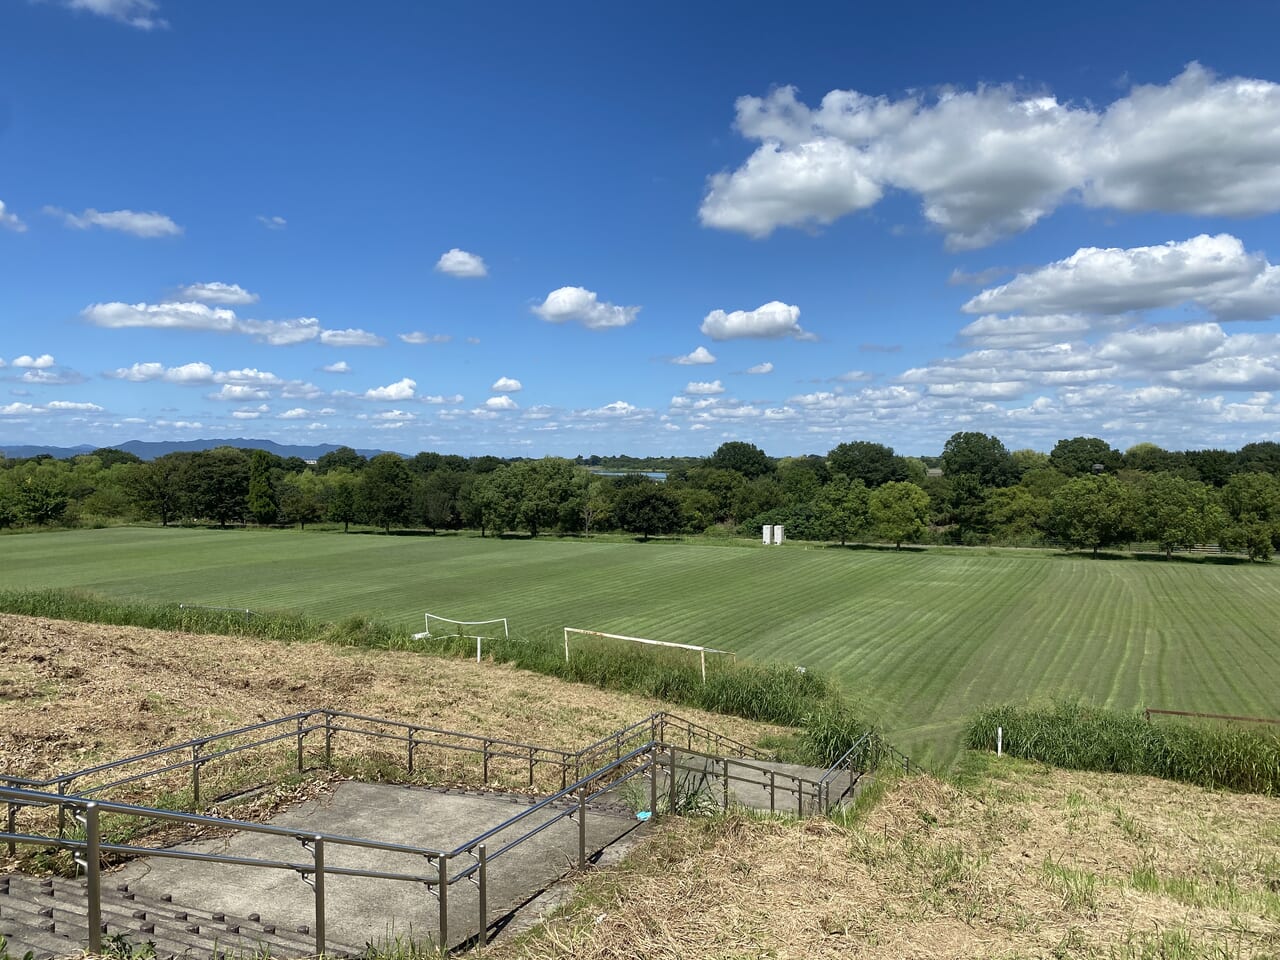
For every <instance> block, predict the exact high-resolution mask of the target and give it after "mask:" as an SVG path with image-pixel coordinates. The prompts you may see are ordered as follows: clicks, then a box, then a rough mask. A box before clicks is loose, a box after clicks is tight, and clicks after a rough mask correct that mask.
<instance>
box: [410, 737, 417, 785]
mask: <svg viewBox="0 0 1280 960" xmlns="http://www.w3.org/2000/svg"><path fill="white" fill-rule="evenodd" d="M416 746H417V743H415V742H414V739H413V731H412V730H410V731H409V776H411V777H412V776H413V749H414V747H416Z"/></svg>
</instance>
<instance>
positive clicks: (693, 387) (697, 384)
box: [684, 380, 724, 397]
mask: <svg viewBox="0 0 1280 960" xmlns="http://www.w3.org/2000/svg"><path fill="white" fill-rule="evenodd" d="M684 392H685V393H687V394H689V395H690V396H695V397H696V396H709V395H711V394H715V393H724V384H722V383H721V382H720V381H719V380H711V381H703V380H694V381H692V382H690V383H688V384H686V385H685V388H684Z"/></svg>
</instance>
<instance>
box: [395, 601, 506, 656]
mask: <svg viewBox="0 0 1280 960" xmlns="http://www.w3.org/2000/svg"><path fill="white" fill-rule="evenodd" d="M425 619H426V628H427V629H426V630H424V631H423V632H422V633H415V634H414V635H413V639H415V640H421V639H423V638H424V637H436V638H444V637H462V638H464V639H466V640H474V641H475V642H476V663H479V662H480V657H481V653H482V651H481V649H480V647H481V644H483V643H484V641H486V640H498V639H502V640H510V639H511V631H510V630H508V629H507V618H506V617H498V618H497V619H496V620H453V619H451V618H450V617H441V616H437V615H436V614H434V613H428V614H425ZM432 621H435V625H436V629H435V632H434V633H433V632H432V631H431V623H432ZM499 623H500V624H502V636H501V637H499V636H498V630H497V627H496V624H499ZM488 626H493V627H494V629H493V630H490V631H487V632H483V631H482V629H481V628H483V627H488ZM467 627H474V628H475V632H474V633H467V632H466V629H465V628H467Z"/></svg>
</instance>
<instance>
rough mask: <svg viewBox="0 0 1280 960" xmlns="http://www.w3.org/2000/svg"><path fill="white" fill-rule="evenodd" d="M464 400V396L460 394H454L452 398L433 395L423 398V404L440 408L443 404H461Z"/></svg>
mask: <svg viewBox="0 0 1280 960" xmlns="http://www.w3.org/2000/svg"><path fill="white" fill-rule="evenodd" d="M462 399H463V398H462V394H460V393H455V394H452V395H451V396H445V395H443V394H433V395H431V396H427V397H423V398H422V402H423V403H430V404H433V405H436V406H440V405H442V404H455V403H461V402H462Z"/></svg>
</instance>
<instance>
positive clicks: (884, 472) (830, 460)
mask: <svg viewBox="0 0 1280 960" xmlns="http://www.w3.org/2000/svg"><path fill="white" fill-rule="evenodd" d="M827 466H828V467H830V468H831V472H832V473H843V474H844V475H845V476H846V477H848V478H849V479H850V480H861V481H862V482H863V484H865V485H866V486H868V487H878V486H881V485H882V484H885V483H890V482H892V481H894V480H903V479H905V475H904V473H903V465H902V464H901V463H900V462H899V458H898V457H897V456H896V455H895V454H894V452H893V447H886V446H885V445H884V444H882V443H871V442H870V441H867V440H851V441H849V442H847V443H841V444H837V445H836V446H835V447H832V448H831V450H830V451H829V452H828V453H827Z"/></svg>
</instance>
